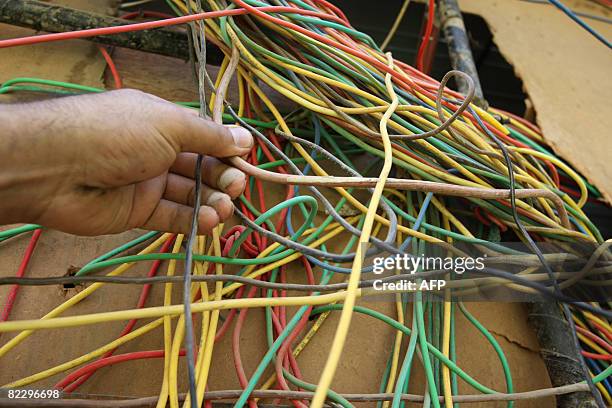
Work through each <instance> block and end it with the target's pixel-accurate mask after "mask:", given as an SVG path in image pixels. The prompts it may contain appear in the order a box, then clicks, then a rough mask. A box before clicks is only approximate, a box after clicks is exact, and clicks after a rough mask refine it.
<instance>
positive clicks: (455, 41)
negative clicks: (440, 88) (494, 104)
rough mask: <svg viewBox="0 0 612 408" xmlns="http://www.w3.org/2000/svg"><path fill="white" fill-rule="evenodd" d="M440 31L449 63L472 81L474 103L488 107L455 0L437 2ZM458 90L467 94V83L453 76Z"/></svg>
mask: <svg viewBox="0 0 612 408" xmlns="http://www.w3.org/2000/svg"><path fill="white" fill-rule="evenodd" d="M438 10H439V13H440V22H441V25H442V31H443V32H444V37H445V38H446V42H447V44H448V53H449V55H450V60H451V65H452V67H453V69H456V70H457V71H461V72H465V73H466V74H468V75H469V76H470V77H471V78H472V80H473V81H474V86H475V96H474V103H475V104H476V105H478V106H480V107H481V108H483V109H486V108H487V107H488V104H487V101H486V100H485V98H484V94H483V93H482V87H481V85H480V79H479V78H478V71H477V70H476V64H475V63H474V56H473V55H472V49H471V48H470V41H469V39H468V36H467V33H466V31H465V24H464V23H463V17H462V15H461V10H460V9H459V4H457V0H440V1H439V2H438ZM455 80H456V81H457V87H458V88H459V92H461V93H462V94H464V95H465V94H467V90H468V84H467V82H466V81H465V80H464V79H462V78H455Z"/></svg>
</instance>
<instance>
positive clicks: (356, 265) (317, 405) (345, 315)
mask: <svg viewBox="0 0 612 408" xmlns="http://www.w3.org/2000/svg"><path fill="white" fill-rule="evenodd" d="M387 60H388V64H389V66H390V67H393V58H392V57H391V53H387ZM385 85H386V86H387V91H388V92H389V96H390V98H391V100H392V102H391V105H389V109H388V110H387V111H386V112H385V114H384V115H383V118H382V120H381V122H380V134H381V135H382V140H383V146H384V151H385V160H384V164H383V167H382V170H381V171H380V175H379V178H378V181H377V183H376V187H374V192H373V193H372V198H371V199H370V206H369V207H368V211H367V213H366V217H365V221H364V224H363V227H362V231H361V236H360V237H359V245H358V246H357V250H356V252H355V260H354V261H353V267H352V269H351V274H350V276H349V281H348V287H347V290H346V297H345V299H344V306H343V308H342V311H341V313H340V321H339V322H338V328H337V329H336V334H335V336H334V339H333V341H332V344H331V347H330V351H329V356H328V357H327V362H326V363H325V367H324V368H323V373H322V374H321V378H320V379H319V383H318V386H317V389H316V391H315V395H314V397H313V399H312V404H311V406H312V407H314V408H322V407H323V404H324V403H325V399H326V397H327V391H328V390H329V387H330V386H331V382H332V380H333V378H334V374H335V372H336V368H337V367H338V362H339V361H340V356H341V354H342V349H343V348H344V343H345V341H346V336H347V335H348V329H349V326H350V324H351V318H352V316H353V307H354V305H355V300H356V299H357V293H358V291H359V288H358V285H359V280H360V277H361V267H362V262H363V261H362V257H363V255H364V253H365V249H366V248H367V246H368V243H369V241H370V232H371V231H372V226H373V224H374V220H375V218H374V216H375V215H376V211H377V209H378V204H379V202H380V200H381V197H382V194H383V191H384V188H385V182H386V180H387V177H388V176H389V173H390V172H391V166H392V164H393V162H392V160H391V140H390V139H389V134H388V133H387V121H388V120H389V118H390V117H391V115H393V112H394V111H395V108H396V107H397V105H398V104H399V100H398V98H397V95H396V94H395V90H394V89H393V82H392V77H391V74H389V73H387V75H386V76H385Z"/></svg>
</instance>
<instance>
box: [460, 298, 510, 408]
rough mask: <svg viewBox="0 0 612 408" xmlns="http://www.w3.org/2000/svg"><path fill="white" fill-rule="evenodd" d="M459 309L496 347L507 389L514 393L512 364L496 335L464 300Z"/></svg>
mask: <svg viewBox="0 0 612 408" xmlns="http://www.w3.org/2000/svg"><path fill="white" fill-rule="evenodd" d="M459 310H461V313H463V315H464V316H465V317H466V318H467V319H468V320H469V321H470V323H472V324H473V325H474V326H475V327H476V328H477V329H478V330H479V331H480V332H481V333H482V334H483V336H485V337H486V339H487V340H488V341H489V343H491V345H492V346H493V348H494V349H495V353H497V356H498V357H499V361H500V362H501V364H502V367H503V370H504V377H505V378H506V390H507V392H508V394H512V393H513V392H514V386H513V385H512V373H511V372H510V365H509V364H508V360H507V359H506V355H505V354H504V350H503V349H502V348H501V346H500V345H499V343H498V342H497V340H496V339H495V337H493V335H492V334H491V333H490V332H489V331H488V330H487V328H486V327H484V326H483V325H482V323H480V322H479V321H478V319H476V318H475V317H474V316H473V315H472V314H471V313H470V312H469V311H468V310H467V309H466V307H465V305H464V304H463V302H459ZM513 406H514V401H508V404H507V407H508V408H512V407H513Z"/></svg>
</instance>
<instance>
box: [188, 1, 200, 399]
mask: <svg viewBox="0 0 612 408" xmlns="http://www.w3.org/2000/svg"><path fill="white" fill-rule="evenodd" d="M196 3H197V7H198V12H200V11H202V4H201V2H200V0H197V1H196ZM187 10H188V12H189V14H193V10H192V8H191V1H188V2H187ZM189 27H190V32H191V38H192V45H193V47H192V49H193V51H194V52H191V53H190V59H191V64H192V67H194V71H195V64H196V61H195V59H194V54H195V56H196V57H197V60H198V61H197V62H198V70H197V73H198V77H197V84H198V94H199V99H200V117H206V92H205V89H204V81H203V78H202V77H203V73H206V34H205V30H204V25H203V24H202V22H201V21H198V22H197V23H195V22H192V23H190V25H189ZM196 27H197V28H198V29H196ZM202 161H203V156H202V155H201V154H198V156H197V160H196V166H195V173H194V180H195V190H194V194H195V198H194V205H193V215H192V217H191V229H190V232H189V237H188V239H187V248H186V249H185V272H184V275H183V307H184V321H185V357H186V361H187V375H188V379H189V393H190V395H191V399H190V405H191V408H198V403H197V388H196V374H195V358H194V349H195V347H194V342H193V322H192V320H191V282H192V267H193V247H194V245H195V240H196V237H197V234H198V218H199V213H200V206H201V200H202V194H201V190H202Z"/></svg>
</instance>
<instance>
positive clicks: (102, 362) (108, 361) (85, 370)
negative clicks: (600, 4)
mask: <svg viewBox="0 0 612 408" xmlns="http://www.w3.org/2000/svg"><path fill="white" fill-rule="evenodd" d="M164 354H165V353H164V350H151V351H136V352H133V353H125V354H118V355H116V356H110V357H104V358H101V359H99V360H96V361H94V362H92V363H89V364H87V365H85V366H83V367H81V368H79V369H78V370H75V371H73V372H72V373H70V374H69V375H68V376H67V377H66V378H65V379H64V381H69V382H70V381H75V380H77V379H78V378H79V377H83V376H86V375H91V374H93V373H94V372H96V371H97V370H98V369H100V368H102V367H106V366H108V365H113V364H118V363H123V362H125V361H130V360H140V359H144V358H161V357H164ZM184 355H185V350H180V351H179V356H184Z"/></svg>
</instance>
